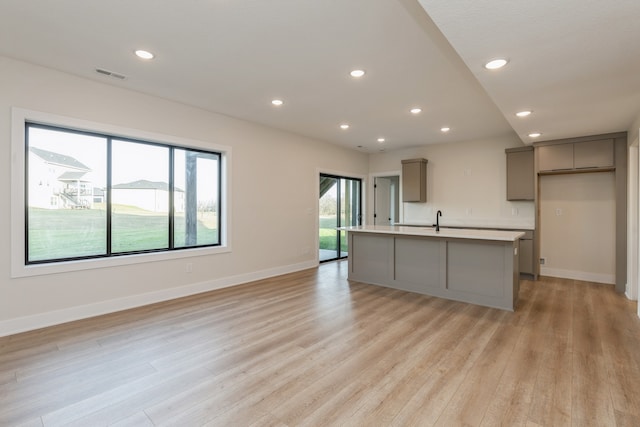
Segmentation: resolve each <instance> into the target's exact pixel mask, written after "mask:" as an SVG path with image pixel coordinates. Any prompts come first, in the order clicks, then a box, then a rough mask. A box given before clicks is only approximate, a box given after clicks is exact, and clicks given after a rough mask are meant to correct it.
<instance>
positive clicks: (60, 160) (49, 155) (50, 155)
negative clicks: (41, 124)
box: [29, 147, 91, 172]
mask: <svg viewBox="0 0 640 427" xmlns="http://www.w3.org/2000/svg"><path fill="white" fill-rule="evenodd" d="M29 150H30V151H31V152H32V153H33V154H35V155H36V156H38V157H40V158H41V159H42V160H44V161H45V162H47V163H51V164H55V165H60V166H65V167H68V168H74V169H80V170H83V171H86V172H89V171H91V168H89V167H88V166H86V165H85V164H83V163H81V162H79V161H78V160H76V159H75V158H73V157H71V156H67V155H65V154H60V153H54V152H53V151H48V150H43V149H42V148H36V147H29Z"/></svg>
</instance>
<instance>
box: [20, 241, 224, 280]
mask: <svg viewBox="0 0 640 427" xmlns="http://www.w3.org/2000/svg"><path fill="white" fill-rule="evenodd" d="M229 252H231V248H230V247H229V246H215V247H209V248H194V249H181V250H179V251H168V252H154V253H144V254H133V255H123V256H117V257H112V258H96V259H87V260H78V261H67V262H55V263H51V264H34V265H14V266H12V268H11V277H12V278H18V277H30V276H40V275H45V274H55V273H68V272H73V271H82V270H92V269H96V268H107V267H119V266H124V265H132V264H144V263H148V262H159V261H169V260H175V259H182V258H191V257H195V256H206V255H216V254H222V253H229Z"/></svg>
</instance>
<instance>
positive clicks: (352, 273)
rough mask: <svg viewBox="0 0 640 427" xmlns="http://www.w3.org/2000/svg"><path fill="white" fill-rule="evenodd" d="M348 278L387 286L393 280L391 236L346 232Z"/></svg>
mask: <svg viewBox="0 0 640 427" xmlns="http://www.w3.org/2000/svg"><path fill="white" fill-rule="evenodd" d="M348 236H349V255H348V259H349V279H350V280H356V281H358V282H364V283H372V284H377V285H385V286H389V284H390V283H391V282H392V281H393V237H392V236H389V235H385V234H367V233H353V232H350V233H348Z"/></svg>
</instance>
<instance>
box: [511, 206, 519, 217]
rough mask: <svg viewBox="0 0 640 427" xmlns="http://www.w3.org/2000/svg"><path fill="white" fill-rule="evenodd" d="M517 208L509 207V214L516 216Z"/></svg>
mask: <svg viewBox="0 0 640 427" xmlns="http://www.w3.org/2000/svg"><path fill="white" fill-rule="evenodd" d="M518 213H519V212H518V208H511V215H512V216H518Z"/></svg>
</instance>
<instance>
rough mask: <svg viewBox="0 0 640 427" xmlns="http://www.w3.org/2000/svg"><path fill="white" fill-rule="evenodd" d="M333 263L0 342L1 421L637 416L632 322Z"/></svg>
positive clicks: (543, 284) (489, 420) (448, 421)
mask: <svg viewBox="0 0 640 427" xmlns="http://www.w3.org/2000/svg"><path fill="white" fill-rule="evenodd" d="M346 269H347V264H346V262H338V263H330V264H325V265H322V266H320V267H319V268H318V269H311V270H306V271H303V272H299V273H294V274H289V275H286V276H282V277H277V278H272V279H268V280H262V281H259V282H255V283H251V284H247V285H242V286H237V287H233V288H227V289H222V290H218V291H214V292H210V293H207V294H203V295H198V296H193V297H189V298H183V299H180V300H175V301H170V302H166V303H161V304H156V305H153V306H148V307H143V308H139V309H134V310H129V311H126V312H121V313H116V314H112V315H107V316H101V317H97V318H93V319H88V320H83V321H78V322H73V323H69V324H66V325H61V326H56V327H51V328H47V329H42V330H38V331H33V332H29V333H24V334H19V335H14V336H10V337H5V338H0V426H17V425H33V426H41V425H44V426H50V425H78V426H100V425H117V426H151V425H175V426H200V425H211V426H254V425H255V426H305V425H308V426H324V425H353V426H409V425H416V426H430V425H442V426H457V425H481V426H496V425H507V426H511V425H522V426H529V427H533V426H564V425H575V426H588V425H594V426H614V425H618V426H640V320H639V319H638V317H637V315H636V304H635V303H634V302H630V301H628V300H627V299H626V298H625V297H624V296H622V295H618V294H616V293H615V292H614V291H613V288H612V286H605V285H596V284H590V283H584V282H575V281H571V280H559V279H549V278H542V279H541V280H539V281H538V282H530V281H523V283H522V285H521V291H520V303H519V306H518V309H517V310H516V311H515V312H514V313H510V312H506V311H501V310H495V309H489V308H484V307H479V306H474V305H469V304H463V303H458V302H452V301H447V300H442V299H437V298H432V297H428V296H421V295H417V294H411V293H406V292H401V291H397V290H392V289H387V288H383V287H377V286H372V285H365V284H361V283H349V282H348V281H347V280H346Z"/></svg>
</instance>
